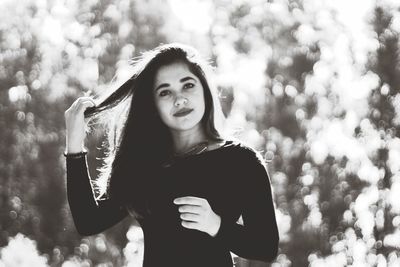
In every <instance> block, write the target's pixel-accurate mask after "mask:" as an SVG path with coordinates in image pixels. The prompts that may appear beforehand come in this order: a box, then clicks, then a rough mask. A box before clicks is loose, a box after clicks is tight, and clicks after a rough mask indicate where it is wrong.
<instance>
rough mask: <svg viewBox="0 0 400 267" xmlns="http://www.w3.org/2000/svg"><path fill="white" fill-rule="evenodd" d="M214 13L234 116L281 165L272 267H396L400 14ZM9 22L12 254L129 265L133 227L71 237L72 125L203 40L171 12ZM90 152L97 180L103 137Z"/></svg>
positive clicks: (4, 104) (220, 1)
mask: <svg viewBox="0 0 400 267" xmlns="http://www.w3.org/2000/svg"><path fill="white" fill-rule="evenodd" d="M212 3H213V13H212V14H213V23H212V26H211V28H210V31H209V32H208V35H206V36H202V38H203V39H202V40H203V41H202V43H205V44H207V43H208V44H210V47H212V49H211V50H212V51H211V52H212V58H213V59H214V61H215V64H216V65H217V67H218V69H217V82H218V85H219V89H220V90H221V93H223V95H225V98H224V99H222V100H223V108H224V112H225V114H227V115H228V121H229V122H230V123H231V124H232V125H240V126H241V127H242V128H243V133H242V134H243V135H242V137H241V138H243V139H244V140H245V141H248V142H250V143H252V144H254V145H255V146H257V147H258V148H259V149H260V150H261V151H263V152H265V157H266V159H268V161H270V162H269V164H268V170H269V173H270V175H271V181H272V185H273V190H274V195H275V204H276V209H277V215H278V221H279V228H280V229H279V230H280V234H281V244H280V252H279V256H278V258H277V259H276V261H275V263H274V266H307V265H311V266H327V265H329V264H333V265H334V266H346V265H361V266H381V265H380V264H382V266H385V265H388V266H396V264H398V263H399V262H400V255H399V252H398V248H399V247H400V243H399V242H400V241H398V240H400V232H399V225H400V204H397V203H399V202H398V197H397V196H398V194H400V173H399V172H400V164H399V163H398V162H399V159H400V140H399V136H400V129H399V127H400V126H399V125H400V117H399V116H400V115H399V114H400V94H399V88H400V80H399V79H400V78H399V77H400V76H399V75H398V70H399V53H400V51H399V32H400V26H399V25H400V22H399V21H400V15H399V12H398V10H399V6H398V4H397V6H396V5H395V4H394V3H391V2H390V1H381V2H379V3H375V2H374V1H366V3H365V5H364V4H362V3H361V2H357V3H355V5H353V6H352V7H350V9H349V8H348V10H351V8H359V9H360V10H359V13H361V14H365V17H362V16H356V14H352V15H351V16H349V15H347V16H348V17H346V16H343V13H345V12H344V11H343V10H344V9H345V6H346V5H345V4H343V5H341V2H340V1H339V2H338V3H336V4H317V3H316V2H313V1H309V0H293V1H285V0H274V1H255V0H254V1H253V0H252V1H224V0H215V1H213V2H212ZM318 3H319V2H318ZM367 3H368V4H367ZM357 5H359V6H357ZM361 5H362V6H363V7H365V8H361ZM396 10H397V11H396ZM0 11H1V12H2V14H3V15H4V16H3V17H2V19H1V20H0V22H1V23H0V89H1V90H0V94H1V95H0V129H1V131H0V158H1V161H0V179H1V184H0V247H4V246H6V245H7V244H8V243H9V240H10V239H9V238H10V237H14V236H16V235H17V234H18V233H22V234H24V235H25V236H28V237H29V238H30V239H33V240H35V241H36V242H37V247H38V250H39V251H40V253H42V254H44V255H46V257H47V260H48V264H49V265H51V266H59V265H61V264H62V263H63V262H69V263H74V264H82V265H83V264H85V263H87V264H92V265H96V264H100V263H104V264H113V265H115V266H121V265H123V264H127V261H128V262H129V260H127V258H128V256H125V255H126V254H127V253H129V252H130V251H132V250H135V246H136V245H135V246H133V243H135V242H138V238H137V235H138V234H137V229H136V228H135V229H136V230H135V229H133V228H129V226H131V225H132V224H135V222H132V221H131V220H129V219H127V220H124V221H123V223H121V224H119V225H117V226H116V227H113V228H112V229H109V230H108V231H106V232H105V233H103V234H100V235H97V236H93V237H88V238H81V237H79V236H78V234H77V233H76V231H75V229H74V226H73V223H72V220H71V216H70V213H69V212H70V211H69V208H68V205H67V203H66V194H65V160H64V158H63V157H62V152H63V150H64V147H65V130H64V129H65V126H64V117H63V113H64V111H65V110H66V109H67V108H68V106H69V105H70V104H71V103H72V102H73V101H74V100H75V99H76V98H77V97H79V96H81V95H82V93H86V92H88V91H89V90H96V89H95V88H96V87H99V88H100V89H99V90H104V89H106V88H107V86H108V85H107V84H108V83H109V82H110V81H111V79H112V78H113V77H114V75H115V73H117V74H121V75H123V74H124V73H123V71H124V67H126V65H127V60H128V59H129V58H131V57H133V56H137V55H139V54H140V52H142V51H145V50H147V49H150V48H153V47H155V46H156V45H158V44H159V43H165V42H170V41H180V40H186V41H188V42H189V43H190V41H192V44H193V45H195V46H196V44H198V43H197V41H198V40H199V38H194V37H193V38H189V37H188V36H192V35H191V34H188V35H186V36H183V35H179V34H181V33H180V30H181V28H180V27H179V26H178V22H177V21H178V20H177V18H176V17H175V16H174V13H173V12H172V11H171V9H170V6H169V4H168V2H167V1H162V0H151V1H146V0H140V1H128V0H118V1H111V0H104V1H100V2H96V1H91V0H84V1H65V2H62V1H59V2H58V1H54V2H51V1H49V2H46V1H43V2H41V1H33V0H25V1H21V2H18V3H17V2H15V3H14V2H12V1H5V2H4V3H2V4H1V5H0ZM188 11H189V10H188ZM191 11H192V12H193V10H191ZM352 12H354V10H353V11H352ZM363 12H364V13H363ZM350 13H351V12H350ZM351 17H353V18H352V19H354V20H349V18H351ZM366 17H368V18H369V20H368V21H367V20H366ZM360 18H361V19H360ZM357 19H360V20H357ZM349 21H350V22H349ZM359 25H362V26H359ZM357 27H360V28H357ZM362 27H364V28H362ZM232 62H234V63H232ZM257 69H264V71H263V72H260V73H259V74H257ZM257 75H258V76H257ZM88 140H89V142H88V143H87V146H88V147H89V149H90V151H91V153H90V155H89V166H90V168H91V169H90V172H91V174H92V177H96V174H97V173H96V167H98V160H97V158H98V157H101V156H102V151H99V150H97V149H96V148H97V147H98V144H100V143H101V141H102V133H101V131H98V132H94V133H93V135H92V136H90V138H89V139H88ZM128 229H130V230H128ZM127 232H128V234H126V233H127ZM17 239H18V240H19V241H18V240H17V241H18V242H23V241H21V240H25V239H24V238H21V237H18V238H17ZM17 241H15V242H14V243H16V242H17ZM14 243H13V244H14ZM129 244H130V245H131V246H129ZM135 244H136V243H135ZM124 247H125V248H124ZM123 248H124V249H123ZM124 253H125V255H124ZM236 261H237V262H238V266H241V267H249V266H251V267H262V266H268V264H264V263H261V262H257V261H250V260H245V259H240V258H237V259H236ZM0 263H1V260H0Z"/></svg>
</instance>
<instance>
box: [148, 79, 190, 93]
mask: <svg viewBox="0 0 400 267" xmlns="http://www.w3.org/2000/svg"><path fill="white" fill-rule="evenodd" d="M188 80H193V81H195V82H196V80H195V79H194V78H192V77H190V76H186V77H184V78H182V79H180V80H179V81H180V82H181V83H184V82H186V81H188ZM169 86H170V84H169V83H162V84H160V85H159V86H157V88H156V89H155V90H154V91H155V92H157V90H159V89H161V88H164V87H169Z"/></svg>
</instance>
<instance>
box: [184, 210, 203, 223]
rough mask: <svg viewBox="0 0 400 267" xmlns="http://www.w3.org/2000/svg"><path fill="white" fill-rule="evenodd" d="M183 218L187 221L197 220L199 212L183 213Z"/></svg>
mask: <svg viewBox="0 0 400 267" xmlns="http://www.w3.org/2000/svg"><path fill="white" fill-rule="evenodd" d="M181 219H182V220H185V221H192V222H197V221H198V220H199V214H195V213H188V212H185V213H181Z"/></svg>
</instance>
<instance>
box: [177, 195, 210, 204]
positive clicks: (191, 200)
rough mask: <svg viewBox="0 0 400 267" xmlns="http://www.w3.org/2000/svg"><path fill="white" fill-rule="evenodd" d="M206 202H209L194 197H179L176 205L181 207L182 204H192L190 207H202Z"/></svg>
mask: <svg viewBox="0 0 400 267" xmlns="http://www.w3.org/2000/svg"><path fill="white" fill-rule="evenodd" d="M206 201H207V200H205V199H204V198H199V197H192V196H187V197H179V198H175V199H174V203H175V204H178V205H180V204H190V205H197V206H201V205H204V204H205V202H206Z"/></svg>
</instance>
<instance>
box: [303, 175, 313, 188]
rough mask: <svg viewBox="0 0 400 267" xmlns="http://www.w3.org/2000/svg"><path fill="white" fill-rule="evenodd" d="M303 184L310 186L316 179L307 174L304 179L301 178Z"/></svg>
mask: <svg viewBox="0 0 400 267" xmlns="http://www.w3.org/2000/svg"><path fill="white" fill-rule="evenodd" d="M301 182H302V183H303V185H305V186H310V185H312V183H313V182H314V177H313V176H312V175H310V174H306V175H304V176H303V177H301Z"/></svg>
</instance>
